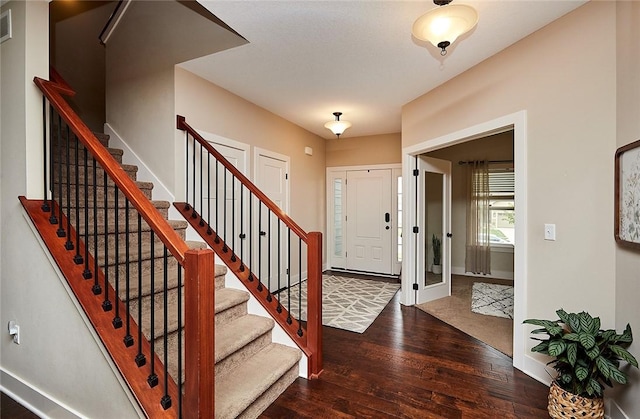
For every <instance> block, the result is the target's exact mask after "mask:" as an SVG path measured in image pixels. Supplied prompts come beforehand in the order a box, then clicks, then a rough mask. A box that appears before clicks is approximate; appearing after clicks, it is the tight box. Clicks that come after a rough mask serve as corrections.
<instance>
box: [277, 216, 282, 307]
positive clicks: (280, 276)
mask: <svg viewBox="0 0 640 419" xmlns="http://www.w3.org/2000/svg"><path fill="white" fill-rule="evenodd" d="M277 225H278V250H277V251H278V254H277V255H278V290H280V279H281V278H282V266H281V262H282V261H281V259H282V255H281V254H280V230H281V229H280V218H278V221H277ZM278 297H280V295H279V294H278ZM280 300H281V298H278V307H276V310H278V313H282V304H281V303H280Z"/></svg>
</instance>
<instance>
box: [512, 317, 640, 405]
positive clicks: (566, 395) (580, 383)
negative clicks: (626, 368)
mask: <svg viewBox="0 0 640 419" xmlns="http://www.w3.org/2000/svg"><path fill="white" fill-rule="evenodd" d="M556 314H557V315H558V317H559V319H558V320H537V319H527V320H525V321H524V323H528V324H533V325H535V326H541V328H540V329H535V330H533V331H532V332H531V333H532V334H533V335H547V337H546V338H544V339H542V338H538V337H532V339H534V340H538V341H540V343H539V344H537V345H536V346H534V347H533V348H531V351H532V352H539V353H541V354H545V355H548V356H550V357H552V358H553V360H552V361H550V362H549V363H548V364H547V365H552V366H553V369H555V370H556V372H557V373H558V375H557V377H555V378H554V380H553V382H552V383H551V387H550V389H549V406H548V410H549V415H550V416H551V417H552V418H574V417H575V418H577V417H580V418H603V417H604V401H603V391H604V385H607V386H609V387H612V386H613V382H616V383H619V384H626V382H627V376H626V374H625V373H624V372H622V371H620V362H621V361H625V362H627V363H629V364H631V365H633V366H634V367H636V368H637V367H638V361H637V360H636V359H635V358H634V357H633V355H631V353H629V351H627V348H628V347H629V345H631V343H632V342H633V336H632V334H631V327H630V326H629V325H628V324H627V327H626V328H625V330H624V332H623V333H622V334H618V333H617V332H616V331H615V330H601V329H600V318H599V317H595V318H594V317H591V315H589V313H586V312H584V311H583V312H581V313H567V312H566V311H564V310H562V309H560V310H558V311H556Z"/></svg>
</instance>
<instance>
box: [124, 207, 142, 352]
mask: <svg viewBox="0 0 640 419" xmlns="http://www.w3.org/2000/svg"><path fill="white" fill-rule="evenodd" d="M129 216H130V214H129V199H125V201H124V218H125V220H126V221H125V224H124V246H125V265H124V266H125V268H124V269H125V271H124V275H125V287H126V288H125V293H126V297H125V299H126V300H127V303H126V314H125V319H126V322H127V325H126V329H127V333H126V335H125V336H124V339H123V342H124V346H126V347H127V348H128V347H130V346H133V336H131V279H130V277H129V275H131V269H130V266H129V263H130V262H129V261H130V260H131V258H130V257H129V254H130V252H129V245H130V244H131V243H130V242H131V240H130V238H129V233H130V228H129ZM141 291H142V290H141V289H138V292H141Z"/></svg>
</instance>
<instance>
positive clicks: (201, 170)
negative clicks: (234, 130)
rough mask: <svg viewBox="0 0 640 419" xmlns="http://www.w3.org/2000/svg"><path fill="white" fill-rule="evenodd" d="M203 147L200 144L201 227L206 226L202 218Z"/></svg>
mask: <svg viewBox="0 0 640 419" xmlns="http://www.w3.org/2000/svg"><path fill="white" fill-rule="evenodd" d="M203 148H204V147H203V146H202V144H200V223H198V224H199V225H200V227H203V226H204V219H203V218H202V216H203V215H204V194H203V193H202V188H203V185H204V182H203V181H202V176H203V173H202V172H203V168H202V153H203V151H204V150H203Z"/></svg>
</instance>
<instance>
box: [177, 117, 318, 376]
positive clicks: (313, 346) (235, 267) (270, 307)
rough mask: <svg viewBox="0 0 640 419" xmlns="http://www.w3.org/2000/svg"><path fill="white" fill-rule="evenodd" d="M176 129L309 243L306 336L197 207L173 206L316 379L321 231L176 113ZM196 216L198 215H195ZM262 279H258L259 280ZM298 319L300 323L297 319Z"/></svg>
mask: <svg viewBox="0 0 640 419" xmlns="http://www.w3.org/2000/svg"><path fill="white" fill-rule="evenodd" d="M177 128H178V129H179V130H182V131H185V132H187V134H188V135H190V136H191V137H192V138H193V139H194V141H197V142H198V143H199V144H200V146H201V147H203V148H204V149H206V150H207V152H208V153H209V154H211V155H212V156H213V157H214V158H215V159H216V161H218V162H220V163H221V164H222V165H223V166H224V168H225V169H226V170H228V171H229V172H230V173H231V175H232V176H233V178H235V179H238V180H239V182H240V183H241V184H242V185H243V186H244V187H245V188H246V189H248V190H249V192H250V193H251V194H253V195H254V196H256V197H257V198H258V200H259V201H260V202H261V203H262V204H264V205H265V206H266V207H267V208H268V209H269V210H270V211H271V213H273V214H274V215H275V216H276V217H278V219H280V220H281V221H282V222H283V223H284V224H285V225H286V226H287V227H288V228H289V229H290V230H291V231H293V233H294V234H296V235H297V236H298V237H299V238H300V239H301V240H302V241H304V242H305V243H306V245H307V270H308V276H307V325H306V333H305V334H304V335H302V334H298V333H297V330H298V329H296V328H295V327H293V326H295V324H294V323H293V322H292V321H291V320H290V319H289V320H287V317H288V312H287V311H286V309H284V308H282V307H279V306H278V305H277V304H276V303H275V301H272V300H267V299H266V295H268V294H270V291H269V290H268V289H266V288H264V287H262V289H260V287H258V286H256V283H255V282H253V279H251V276H252V275H253V273H251V272H249V271H247V270H245V269H243V268H244V262H243V261H241V260H239V259H237V258H234V257H233V256H235V255H234V254H233V249H232V252H231V253H228V252H226V251H224V250H222V251H220V250H219V248H220V249H224V248H226V244H224V243H223V241H222V240H221V239H216V240H214V239H213V237H212V236H211V235H210V234H207V233H206V231H207V230H208V229H209V225H208V221H209V220H207V222H204V223H199V222H197V221H196V219H195V218H197V215H196V212H195V209H194V212H193V213H192V215H191V216H189V215H187V214H186V211H187V209H188V206H187V205H186V204H187V203H186V202H185V203H184V204H180V203H175V204H174V205H175V206H176V208H177V209H178V211H179V212H180V213H182V214H183V216H185V218H186V219H187V220H188V222H189V223H190V224H191V226H192V227H193V228H194V229H195V230H196V232H197V233H198V234H200V236H201V237H202V238H203V239H204V240H205V241H206V242H207V243H208V244H209V246H211V248H212V249H213V250H214V251H215V252H216V253H217V254H218V256H219V257H220V259H221V260H222V261H223V262H224V263H225V264H226V265H227V266H228V267H229V268H230V269H231V271H232V272H233V273H234V274H235V275H236V276H237V277H238V279H240V281H241V282H242V283H243V284H244V285H245V286H246V287H247V289H248V290H249V292H251V294H252V295H253V296H254V297H255V298H256V299H257V300H258V302H259V303H260V304H261V305H262V306H263V307H264V308H265V309H266V310H267V312H269V314H270V315H271V316H272V317H273V318H274V319H275V320H276V322H278V324H279V325H280V326H281V327H282V329H283V330H284V331H285V333H287V335H289V337H290V338H291V339H292V340H293V341H294V342H295V343H296V344H297V345H298V346H299V347H300V349H301V350H302V351H303V352H304V353H305V354H306V355H307V357H308V360H309V362H308V365H307V366H308V376H309V378H317V377H318V376H319V375H320V374H321V373H322V233H320V232H309V233H307V232H305V231H304V230H303V229H302V228H301V227H300V226H299V225H298V224H297V223H296V222H295V221H293V219H291V217H289V215H288V214H287V213H285V212H284V211H283V210H282V209H281V208H280V207H278V205H276V204H275V203H274V202H273V201H272V200H271V199H270V198H269V197H267V196H266V195H265V194H264V192H262V191H261V190H260V189H259V188H258V187H257V186H256V185H254V184H253V182H251V181H250V180H249V179H248V178H247V177H246V176H245V175H244V174H242V173H241V172H240V171H239V170H238V169H237V168H236V167H235V166H234V165H232V164H231V163H230V162H229V161H228V160H227V159H226V158H225V157H224V156H223V155H222V154H220V152H218V151H217V150H216V149H215V148H214V147H213V146H212V145H211V144H209V142H208V141H206V140H205V139H204V138H202V136H201V135H200V134H198V132H197V131H196V130H195V129H193V128H192V127H191V126H190V125H189V124H188V123H187V122H186V119H185V117H183V116H181V115H178V116H177ZM194 217H195V218H194ZM259 279H260V278H258V280H259ZM297 322H300V320H299V319H298V320H297Z"/></svg>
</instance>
